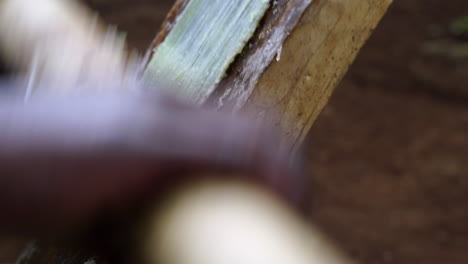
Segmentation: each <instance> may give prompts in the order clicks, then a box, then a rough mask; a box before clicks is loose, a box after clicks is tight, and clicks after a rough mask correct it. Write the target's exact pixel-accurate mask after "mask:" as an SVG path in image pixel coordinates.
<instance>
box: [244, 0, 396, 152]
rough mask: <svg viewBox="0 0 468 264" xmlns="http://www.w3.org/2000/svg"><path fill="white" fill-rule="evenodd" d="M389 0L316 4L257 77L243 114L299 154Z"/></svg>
mask: <svg viewBox="0 0 468 264" xmlns="http://www.w3.org/2000/svg"><path fill="white" fill-rule="evenodd" d="M391 2H392V0H360V1H347V0H321V1H320V0H319V1H314V2H313V3H312V5H311V6H310V7H309V8H308V9H307V10H306V12H305V14H304V15H303V17H302V18H301V20H300V22H299V24H298V25H297V26H296V27H295V29H294V32H293V34H292V35H291V36H289V38H288V39H287V40H286V42H285V43H284V45H283V48H282V52H281V56H279V57H278V58H279V60H275V61H273V62H272V64H271V65H270V66H269V67H268V69H266V71H265V72H264V73H263V75H262V76H261V78H260V80H259V82H258V84H257V85H256V87H255V89H254V90H253V92H252V95H250V96H249V99H248V101H247V104H246V106H245V109H246V110H247V111H249V112H252V113H255V114H256V115H257V116H258V117H259V118H264V119H267V120H269V121H270V122H271V123H274V124H276V125H277V126H278V127H280V129H281V130H282V131H283V133H284V135H285V144H286V145H287V146H289V147H291V149H297V148H298V147H299V146H300V144H301V143H302V141H303V140H304V138H305V136H306V135H307V133H308V131H309V129H310V128H311V126H312V124H313V123H314V121H315V120H316V118H317V117H318V115H319V114H320V112H321V110H322V109H323V107H324V106H325V105H326V104H327V102H328V99H329V97H330V95H331V94H332V92H333V90H334V89H335V87H336V86H337V85H338V83H339V82H340V81H341V79H342V78H343V76H344V75H345V74H346V72H347V70H348V68H349V66H350V65H351V63H352V62H353V61H354V59H355V58H356V56H357V54H358V53H359V50H360V49H361V47H362V46H363V45H364V43H365V42H366V40H367V39H368V38H369V36H370V35H371V33H372V32H373V30H374V29H375V27H376V26H377V24H378V23H379V21H380V19H381V18H382V17H383V15H384V14H385V12H386V10H387V8H388V7H389V5H390V4H391Z"/></svg>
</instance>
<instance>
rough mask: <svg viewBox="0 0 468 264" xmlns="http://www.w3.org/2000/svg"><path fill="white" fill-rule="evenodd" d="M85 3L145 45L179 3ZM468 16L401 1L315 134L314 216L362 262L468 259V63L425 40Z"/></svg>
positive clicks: (429, 0) (444, 4) (459, 2)
mask: <svg viewBox="0 0 468 264" xmlns="http://www.w3.org/2000/svg"><path fill="white" fill-rule="evenodd" d="M86 2H87V3H88V4H89V5H90V6H91V7H93V8H94V9H95V10H97V11H98V13H99V14H100V15H101V16H102V17H103V18H104V19H105V21H107V22H109V23H114V24H117V25H118V26H119V28H120V29H122V30H124V31H127V32H128V39H129V43H130V45H131V46H132V47H135V48H137V49H139V50H140V51H144V50H145V49H146V48H147V47H148V46H149V43H150V41H151V39H152V37H153V36H154V34H155V33H156V32H157V29H158V27H157V26H154V27H150V26H149V25H158V24H159V23H160V22H161V19H162V18H163V17H164V15H165V14H166V13H167V9H168V8H169V6H170V3H171V2H172V1H169V0H164V1H157V0H154V1H151V0H87V1H86ZM462 15H468V1H466V0H450V1H441V0H438V1H437V0H395V2H394V4H393V6H392V7H391V8H390V10H389V12H388V14H387V15H386V17H385V18H384V19H383V21H382V22H381V24H380V25H379V27H378V28H377V30H376V32H375V33H374V34H373V36H372V37H371V39H370V40H369V42H368V43H367V45H366V46H365V47H364V49H363V50H362V52H361V53H360V55H359V57H358V58H357V60H356V62H355V63H354V64H353V65H352V66H351V69H350V71H349V73H348V74H347V76H346V77H345V79H344V80H343V82H342V83H341V85H340V86H339V87H338V88H337V90H336V92H335V93H334V95H333V96H332V98H331V100H330V103H329V105H328V106H327V107H326V108H325V109H324V111H323V113H322V115H321V116H320V118H319V119H318V121H317V122H316V124H315V125H314V127H313V128H312V130H311V132H310V135H309V137H308V139H307V142H306V144H305V148H306V152H307V153H308V157H309V160H310V167H311V169H312V172H313V173H312V175H311V178H312V184H311V186H310V188H311V191H312V193H313V199H312V201H311V207H312V210H313V215H314V220H313V221H314V222H315V224H317V225H319V226H320V227H321V228H322V229H323V230H324V231H325V233H327V234H328V235H329V236H330V237H331V238H332V239H334V240H335V241H336V242H337V244H338V245H339V246H340V247H342V248H343V249H344V250H345V251H346V252H348V253H349V254H350V255H351V256H352V257H353V258H355V259H356V260H358V261H359V262H358V263H363V264H371V263H372V264H378V263H398V264H414V263H425V264H442V263H451V264H458V263H459V264H464V263H468V96H467V95H468V61H467V60H466V58H464V59H463V58H462V59H460V58H451V57H447V56H444V54H443V52H439V53H428V52H426V49H425V47H426V46H427V44H428V43H432V42H436V43H447V42H448V43H456V44H460V43H464V45H467V46H468V41H467V40H466V39H464V38H454V37H453V36H451V35H450V34H449V33H448V30H447V28H448V26H447V25H449V23H450V22H451V21H452V20H453V19H455V18H456V17H459V16H462ZM444 47H447V49H449V47H450V46H443V45H442V50H444ZM13 245H14V244H12V245H11V246H9V247H8V246H4V247H0V255H2V256H5V257H4V258H0V263H1V262H2V260H7V259H8V258H11V257H12V256H13V254H12V253H11V252H12V248H13V247H14V246H13ZM8 256H9V257H8Z"/></svg>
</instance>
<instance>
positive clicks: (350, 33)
mask: <svg viewBox="0 0 468 264" xmlns="http://www.w3.org/2000/svg"><path fill="white" fill-rule="evenodd" d="M253 2H255V1H242V3H243V5H237V6H236V3H237V2H236V1H226V3H225V4H226V6H227V5H234V6H233V7H232V8H230V9H229V10H231V11H230V12H234V13H236V12H237V13H239V12H238V11H239V10H240V9H241V8H245V7H246V6H248V5H249V4H252V3H253ZM390 2H391V1H390V0H385V1H383V0H363V1H348V0H330V1H311V0H291V1H287V0H278V1H272V2H271V3H269V4H270V5H269V8H268V9H265V11H266V13H265V15H262V14H261V13H258V12H254V13H252V14H249V15H251V16H250V18H251V19H252V20H251V22H250V23H246V24H244V23H238V24H237V25H238V26H239V27H249V28H255V32H254V31H253V30H246V31H245V32H247V33H248V32H251V33H254V34H253V35H252V37H251V38H250V40H249V41H248V43H246V41H247V39H248V38H247V39H246V35H245V34H240V35H236V34H232V32H230V31H226V30H225V28H229V27H227V25H226V24H223V23H218V24H216V25H212V26H214V28H213V30H209V31H208V32H207V34H202V35H200V34H198V31H195V30H194V31H192V30H188V31H187V32H184V31H183V30H181V31H179V32H184V34H181V35H180V37H181V39H178V40H177V42H171V43H169V44H168V46H169V47H172V48H175V47H177V45H182V44H183V43H197V41H200V40H203V41H205V42H207V43H208V44H210V43H215V42H216V41H218V40H219V39H222V38H223V36H220V35H217V34H214V35H213V34H212V35H210V34H209V33H210V32H218V33H220V34H224V37H226V35H230V36H231V37H232V39H230V41H229V43H237V44H238V45H239V47H240V48H235V49H232V50H231V52H230V54H228V56H226V57H223V56H215V55H213V54H211V55H206V52H207V50H209V49H207V47H209V45H208V46H207V44H206V43H204V44H205V45H199V47H201V49H199V50H191V51H190V54H181V56H189V57H192V58H196V57H197V56H208V60H207V61H205V62H204V63H207V64H208V65H212V64H211V63H214V62H216V60H217V59H218V58H221V59H223V60H226V61H229V60H232V59H233V58H236V59H235V61H234V62H233V64H231V65H230V66H229V70H228V71H227V72H226V74H225V75H224V76H223V78H222V79H220V78H213V79H211V82H212V83H210V84H208V85H206V86H198V87H200V89H205V88H204V87H208V90H202V91H194V90H192V91H191V93H189V94H203V96H201V97H200V98H201V99H204V100H199V98H194V99H196V100H195V101H196V102H197V103H200V104H204V105H209V106H212V107H214V108H216V109H221V110H224V111H230V110H233V111H247V112H249V114H252V115H255V116H256V117H258V118H259V119H264V120H267V121H268V122H271V123H274V124H277V125H278V126H279V127H280V128H281V129H282V132H283V133H284V135H285V136H286V137H285V139H286V140H285V141H284V142H283V145H284V146H285V147H287V148H288V149H290V150H291V152H292V151H294V150H296V149H297V148H298V147H299V146H300V143H301V142H302V140H303V139H304V137H305V135H306V134H307V131H308V130H309V128H310V127H311V125H312V123H313V122H314V120H315V119H316V117H317V116H318V114H319V113H320V111H321V109H322V108H323V107H324V106H325V104H326V103H327V101H328V98H329V96H330V95H331V93H332V91H333V89H334V88H335V87H336V85H337V84H338V82H339V81H340V80H341V78H342V77H343V75H344V74H345V72H346V70H347V69H348V67H349V65H350V63H351V62H352V61H353V60H354V58H355V57H356V55H357V52H358V51H359V49H360V48H361V46H362V45H363V44H364V42H365V40H367V38H368V37H369V35H370V33H371V32H372V30H373V29H374V28H375V27H376V25H377V23H378V22H379V20H380V19H381V17H382V16H383V15H384V13H385V11H386V9H387V7H388V5H389V4H390ZM64 3H67V4H70V7H71V8H69V7H65V5H64ZM190 3H192V5H191V4H190ZM210 3H211V0H191V1H188V0H186V1H183V0H180V1H177V3H176V5H175V7H174V9H173V10H172V11H171V13H170V15H169V16H168V19H167V21H166V23H165V24H164V26H163V29H162V31H161V33H160V34H159V35H158V37H157V39H156V41H155V46H154V48H155V49H156V50H155V52H154V54H152V56H151V59H150V61H149V65H150V67H149V68H148V71H147V72H146V73H145V76H146V78H147V80H149V81H150V82H151V81H155V84H157V82H158V81H160V80H158V78H153V77H154V76H157V70H158V67H151V65H154V63H156V64H158V63H160V61H159V57H158V52H157V49H158V47H159V45H163V46H164V45H165V44H166V43H165V41H166V40H168V41H170V40H171V39H173V38H171V29H175V28H177V27H178V26H180V25H177V23H178V22H179V21H187V20H184V19H182V18H180V17H179V16H184V15H187V14H190V15H191V16H192V17H195V18H196V17H202V15H208V14H204V13H203V12H204V9H203V8H201V9H197V8H196V7H197V5H198V6H200V5H201V6H203V5H205V6H208V5H209V4H210ZM75 5H76V4H74V3H71V2H70V1H58V0H55V1H54V0H42V1H35V2H34V4H31V2H30V1H26V0H21V1H18V2H16V1H15V0H10V1H8V0H7V1H5V2H4V3H3V10H2V11H1V12H2V13H1V14H10V13H11V12H13V13H14V14H16V15H14V16H8V15H5V16H2V20H1V22H2V24H3V25H7V26H6V27H3V28H1V31H0V33H1V34H4V35H7V36H8V42H2V46H4V47H5V49H6V50H7V53H8V54H9V58H12V59H11V61H12V63H17V64H18V66H19V67H24V68H26V70H27V71H29V72H32V75H33V76H35V75H36V74H37V76H38V77H39V79H41V78H42V76H46V77H44V78H45V79H47V80H52V82H53V83H54V82H56V83H59V84H60V83H61V82H66V83H67V82H68V83H73V82H77V80H80V79H82V78H85V79H90V80H95V81H96V82H97V83H99V81H102V80H104V81H105V80H106V79H107V78H109V76H111V77H112V76H116V75H115V73H117V75H118V74H119V73H120V72H122V74H123V76H120V77H119V78H118V81H120V80H125V79H127V76H126V75H127V74H128V75H129V76H133V75H132V74H131V73H128V72H127V71H126V70H121V69H123V68H125V66H123V65H124V64H125V63H124V58H125V57H126V56H125V55H123V54H122V50H123V49H120V48H118V49H116V48H115V47H122V44H121V42H119V41H117V42H116V44H115V45H112V43H113V42H112V41H111V42H106V41H104V42H101V41H100V40H102V39H105V38H104V37H103V36H102V34H100V33H99V31H97V32H98V33H96V35H92V36H95V37H92V38H91V39H98V40H99V41H96V42H94V41H90V40H89V39H90V38H89V35H87V34H86V33H87V32H88V30H87V29H86V26H83V25H90V23H88V22H87V21H89V19H90V18H91V17H90V16H89V15H88V12H86V11H82V9H81V8H79V7H77V6H75ZM38 6H41V8H37V7H38ZM190 7H192V8H193V9H188V8H190ZM185 8H187V9H185ZM261 10H263V6H260V9H258V10H257V11H261ZM192 12H193V13H192ZM210 12H212V13H210V14H209V15H213V16H214V17H218V18H219V19H220V21H224V22H225V23H229V22H230V19H229V20H228V19H224V20H223V19H222V18H223V16H226V17H232V14H233V13H230V14H226V13H225V12H218V11H217V10H214V9H210ZM229 15H231V16H229ZM55 16H57V17H60V16H64V17H63V18H61V19H60V21H70V23H63V25H64V26H63V27H64V28H65V31H66V32H67V34H62V33H64V32H65V31H62V30H63V28H62V27H60V32H61V33H60V34H59V36H60V37H59V38H58V43H60V42H63V43H62V44H53V43H55V41H56V40H55V38H49V37H48V36H49V35H50V32H49V30H50V31H51V32H56V31H57V29H56V28H55V27H56V26H57V24H59V25H61V24H62V22H60V23H58V22H57V21H55V20H54V19H51V18H53V17H55ZM260 17H262V18H261V21H262V22H261V23H260V24H259V25H258V26H257V23H258V22H259V21H260V20H259V18H260ZM18 21H22V23H17V22H18ZM27 21H32V22H31V23H28V22H27ZM43 21H46V22H44V23H42V22H43ZM38 22H41V23H38ZM76 24H78V25H80V26H75V25H76ZM23 25H27V26H23ZM33 25H40V26H41V27H33ZM67 25H68V27H67ZM191 25H192V24H191V23H188V24H187V25H186V26H191ZM182 26H183V25H182ZM83 28H84V30H83ZM202 28H203V27H201V28H200V29H202ZM233 28H234V29H235V28H236V25H233ZM223 31H224V32H223ZM240 31H243V30H240ZM82 32H85V33H82ZM243 32H244V31H243ZM101 33H102V32H101ZM52 35H54V34H52ZM62 37H63V39H62ZM0 41H1V40H0ZM11 43H15V44H11ZM67 43H84V44H83V46H84V48H75V47H74V45H67ZM90 43H91V44H92V43H98V44H97V45H94V44H93V45H90ZM99 43H104V44H106V45H101V44H99ZM109 43H110V45H108V44H109ZM54 45H58V47H60V49H59V50H61V49H64V52H56V51H55V50H56V49H55V48H54V49H49V48H50V47H53V46H54ZM163 46H161V47H163ZM166 46H167V45H166ZM37 47H41V49H39V50H41V51H40V52H37V51H36V50H37ZM78 47H81V46H80V45H78ZM242 47H243V49H242ZM220 48H222V47H220ZM181 52H184V50H181ZM239 52H241V53H240V55H239V56H237V55H238V54H239ZM28 54H32V55H28ZM36 54H47V55H46V56H45V57H42V55H41V56H39V55H36ZM64 54H66V56H64ZM90 54H92V55H90ZM25 55H27V56H25ZM89 56H91V57H92V58H93V59H91V60H85V62H86V63H84V61H83V58H89ZM179 58H180V57H179V56H175V55H174V56H173V57H169V58H165V60H168V61H165V62H164V63H166V64H165V65H163V66H160V67H164V68H159V69H160V70H161V69H164V70H165V71H167V70H168V72H165V73H164V74H163V77H164V78H167V80H169V81H170V80H171V79H173V78H171V77H172V76H171V73H174V74H177V75H184V74H192V76H188V77H190V78H196V79H197V78H200V79H203V78H205V75H204V74H198V75H197V74H196V73H195V74H194V73H185V72H183V71H182V72H180V71H179V72H175V70H179V67H176V68H174V69H172V68H170V66H171V65H175V64H176V61H173V62H172V63H171V60H178V59H179ZM229 58H231V59H229ZM49 60H50V61H51V62H50V66H44V67H42V66H41V67H40V69H41V71H40V72H39V73H34V69H36V68H35V66H34V65H42V64H45V65H47V64H49V62H48V61H49ZM68 61H70V65H69V63H68ZM24 62H26V63H24ZM75 62H76V63H75ZM192 62H193V63H195V62H197V61H196V60H194V61H192ZM114 63H115V64H114ZM197 63H199V62H197ZM220 64H221V65H225V64H224V63H220ZM31 65H32V66H31ZM57 65H59V66H57ZM76 65H79V67H75V66H76ZM84 65H85V66H84ZM103 65H104V66H103ZM107 65H110V66H109V69H110V70H109V69H107V68H106V66H107ZM213 65H214V64H213ZM29 66H30V67H29ZM198 66H199V65H196V64H194V65H192V67H189V68H190V69H192V68H194V67H198ZM82 67H84V69H85V71H84V72H82V71H81V69H82ZM213 67H218V66H213ZM223 67H225V66H223ZM78 69H79V70H78ZM207 69H208V70H209V69H210V68H209V67H208V68H207ZM172 70H174V71H172ZM213 70H219V69H213ZM62 71H63V72H64V73H63V74H62ZM109 71H110V73H109ZM223 71H225V70H224V69H223ZM202 73H203V72H202ZM133 77H134V76H133ZM133 77H132V78H133ZM174 79H175V81H176V83H175V85H174V86H171V85H169V87H180V86H179V85H177V79H176V78H174ZM54 80H55V81H54ZM169 84H171V83H170V82H169ZM185 85H189V86H190V85H191V82H187V83H186V84H185ZM117 86H118V87H120V85H117ZM51 87H52V88H53V87H55V89H58V90H59V89H60V87H61V85H55V84H54V85H53V86H51ZM67 87H73V86H67ZM78 87H79V86H78ZM213 87H214V89H213ZM98 88H101V87H100V86H98ZM182 88H190V89H191V88H193V87H185V86H183V87H182ZM195 89H197V88H195ZM175 92H176V93H177V91H175ZM187 99H188V100H189V101H190V99H191V98H187ZM190 188H192V187H188V191H187V193H186V194H184V195H183V196H180V197H181V198H180V200H178V199H177V198H176V199H175V200H176V201H178V202H175V203H174V204H172V205H170V207H167V209H168V211H167V214H163V215H162V216H164V217H167V218H166V220H167V219H169V220H170V221H164V219H161V220H155V222H156V223H155V230H156V233H155V234H154V236H151V235H153V234H152V233H149V234H148V235H149V238H150V239H149V240H150V241H153V242H154V243H156V244H155V246H156V248H153V244H152V243H149V244H147V245H148V246H149V250H148V255H149V259H150V260H163V261H165V260H167V261H171V262H172V261H173V263H174V264H192V263H202V262H203V263H204V264H211V263H210V262H209V261H214V262H215V263H216V264H219V263H220V262H223V263H231V262H236V260H239V261H245V262H244V264H250V263H252V264H253V263H256V264H259V263H267V262H268V263H272V262H270V261H272V260H277V261H282V260H283V261H286V262H288V264H302V263H304V264H305V263H315V262H317V263H333V264H338V263H346V262H347V261H346V260H345V259H342V258H341V257H339V256H337V255H336V254H335V253H334V252H333V250H331V251H329V250H328V249H329V245H328V243H327V242H324V240H322V238H321V235H320V234H319V232H314V231H311V230H308V228H307V227H306V224H305V223H304V222H303V220H301V219H300V218H299V216H297V215H295V213H294V212H293V211H292V210H290V209H288V208H285V207H284V205H281V203H278V202H276V201H274V200H272V198H270V197H268V196H265V195H264V194H262V192H263V190H261V189H257V188H255V187H253V186H249V187H246V186H237V187H232V186H231V185H224V184H220V185H217V184H214V185H212V186H211V187H206V188H202V189H201V190H198V189H197V188H198V187H197V186H193V188H194V189H193V191H190ZM206 197H213V198H210V199H213V200H216V199H219V203H218V204H217V205H216V206H207V205H206V204H203V205H202V203H204V202H205V199H206ZM214 202H216V201H214ZM230 206H232V207H233V208H232V210H230V208H229V207H230ZM226 207H228V208H226ZM172 219H174V220H172ZM224 220H229V221H234V222H227V223H226V224H227V225H228V226H229V225H232V226H233V228H228V227H226V230H223V228H221V226H222V224H221V226H220V225H219V224H220V222H222V221H224ZM212 221H213V222H212ZM241 225H245V226H241ZM210 226H213V229H212V230H209V231H207V233H205V230H206V229H205V228H207V227H210ZM257 227H258V228H264V229H262V230H263V231H262V232H261V233H260V234H259V235H258V237H257V234H256V233H255V232H250V231H249V230H251V228H257ZM187 228H189V229H187ZM236 228H240V229H239V230H238V232H236ZM157 230H165V232H162V233H161V232H158V231H157ZM259 230H260V229H259ZM208 232H209V233H208ZM212 232H214V233H212ZM225 232H226V233H225ZM231 232H233V233H231ZM211 235H213V237H211ZM204 236H206V237H204ZM205 238H207V239H212V238H217V240H221V241H214V243H212V242H211V240H209V241H207V242H206V243H210V245H209V246H211V247H210V248H208V249H206V248H203V247H200V246H203V243H204V240H198V239H205ZM269 238H272V239H273V238H274V239H275V240H271V241H267V240H269ZM192 239H195V240H196V241H198V243H194V241H192ZM231 239H233V240H231ZM257 239H258V241H257ZM223 241H225V242H226V243H223ZM229 241H231V242H229ZM160 243H163V244H160ZM255 244H257V245H258V248H254V247H253V245H255ZM248 245H252V247H248ZM238 246H239V247H238ZM161 247H162V248H161ZM324 249H326V250H324ZM39 250H47V249H39ZM50 250H51V251H52V252H57V251H56V249H50ZM158 250H160V251H158ZM243 250H246V251H245V252H242V251H243ZM330 252H331V253H330ZM73 255H74V254H69V256H70V258H69V259H67V261H68V263H76V264H78V263H79V264H81V263H82V261H81V260H77V261H76V262H75V261H74V260H73V258H72V257H73ZM236 256H243V257H245V258H243V259H236ZM92 257H94V256H92V255H91V256H89V259H91V258H92ZM29 261H30V262H29ZM42 261H43V262H40V261H37V260H36V261H35V260H34V259H33V260H28V261H23V262H22V263H56V262H54V261H51V260H50V259H48V260H42ZM80 261H81V262H80ZM196 261H199V262H196ZM295 261H297V262H295ZM215 263H213V264H215ZM236 263H237V262H236ZM273 263H276V262H273ZM278 263H280V262H278ZM283 263H284V262H283Z"/></svg>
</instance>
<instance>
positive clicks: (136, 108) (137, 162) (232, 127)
mask: <svg viewBox="0 0 468 264" xmlns="http://www.w3.org/2000/svg"><path fill="white" fill-rule="evenodd" d="M0 123H1V126H0V186H1V188H3V189H2V190H0V210H2V212H3V217H2V220H0V225H1V226H3V227H7V228H17V229H18V230H23V231H24V230H28V229H30V231H35V230H37V229H40V228H45V227H56V226H66V225H69V224H76V223H79V222H82V221H86V220H89V219H91V218H92V217H94V216H95V215H96V214H97V213H98V212H100V211H101V210H103V209H108V208H118V207H120V206H124V205H128V204H132V203H135V202H137V201H138V199H139V198H141V197H144V196H146V195H148V194H151V193H153V192H157V191H161V190H163V189H162V188H165V189H167V188H170V186H171V185H173V184H174V183H177V182H180V181H181V180H187V179H188V178H189V177H190V175H196V174H199V173H200V172H204V171H208V170H210V171H212V170H221V171H223V172H224V171H226V172H235V173H236V174H239V175H246V176H248V177H251V178H250V179H252V180H256V181H260V182H261V183H264V184H267V185H269V186H271V187H273V188H274V189H275V190H277V191H278V192H280V193H282V194H284V195H285V196H286V197H288V198H289V199H291V200H294V201H295V202H297V201H299V199H300V198H301V197H300V195H301V194H302V192H300V188H301V187H304V186H303V185H302V184H301V178H300V176H301V175H300V172H299V171H298V170H295V168H292V167H291V166H290V164H289V157H288V155H287V153H285V152H284V151H282V150H280V148H279V138H278V137H277V136H276V135H275V133H274V132H273V131H272V130H271V129H269V128H267V127H265V126H261V125H259V124H256V123H255V122H253V121H252V120H250V119H248V118H246V117H241V116H234V115H232V114H227V113H219V112H212V111H207V110H204V109H200V108H196V107H193V106H189V105H185V104H182V103H180V102H178V101H176V100H174V99H173V98H172V97H170V96H167V95H165V94H162V93H158V92H141V93H127V92H119V93H113V94H88V95H80V96H75V97H58V96H55V97H54V96H41V97H36V98H33V99H31V101H29V102H28V103H23V101H22V100H20V99H19V98H16V99H15V98H6V97H5V98H3V99H0ZM220 175H222V174H220ZM27 227H28V228H27ZM25 228H26V229H25ZM11 230H13V229H10V231H11Z"/></svg>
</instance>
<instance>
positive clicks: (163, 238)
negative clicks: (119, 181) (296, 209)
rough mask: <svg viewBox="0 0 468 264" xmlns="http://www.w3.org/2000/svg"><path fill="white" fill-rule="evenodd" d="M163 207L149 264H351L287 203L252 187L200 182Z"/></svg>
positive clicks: (154, 227)
mask: <svg viewBox="0 0 468 264" xmlns="http://www.w3.org/2000/svg"><path fill="white" fill-rule="evenodd" d="M160 208H161V209H159V210H157V211H156V212H158V213H157V214H156V215H154V216H153V218H152V221H149V223H151V228H149V229H148V230H150V234H152V235H151V236H149V238H150V241H148V242H147V243H146V246H147V247H146V248H145V250H146V254H145V255H146V256H147V257H148V258H149V259H148V263H171V264H219V263H226V264H237V263H243V264H284V263H294V264H315V263H317V264H322V263H323V264H325V263H330V264H338V263H348V261H346V258H345V257H344V256H342V255H341V254H340V253H339V252H337V251H336V250H335V249H334V248H333V247H332V246H331V245H332V244H331V243H330V242H329V241H327V240H326V239H325V238H323V237H322V235H321V234H320V232H318V231H317V230H314V228H313V227H311V226H310V224H309V223H307V221H305V220H303V219H302V218H300V217H297V216H296V215H294V214H291V212H290V209H289V208H288V207H287V204H285V203H284V202H283V201H281V200H278V199H276V198H275V197H273V196H271V194H270V193H269V192H268V191H267V190H264V191H262V190H261V189H258V188H256V187H253V186H252V185H248V184H245V183H241V182H234V181H232V182H222V181H218V182H217V181H210V182H202V183H199V184H194V185H191V186H186V187H185V188H182V189H180V190H178V191H177V192H175V193H173V194H172V195H171V196H170V197H169V199H168V200H167V201H165V202H164V203H163V204H162V206H161V207H160Z"/></svg>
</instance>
